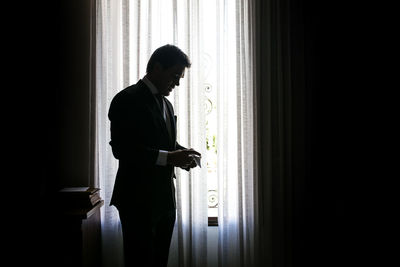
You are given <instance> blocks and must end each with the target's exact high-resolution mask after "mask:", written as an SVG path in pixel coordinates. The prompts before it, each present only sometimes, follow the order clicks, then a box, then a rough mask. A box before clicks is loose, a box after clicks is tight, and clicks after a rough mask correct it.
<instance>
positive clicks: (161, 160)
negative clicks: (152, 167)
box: [156, 150, 168, 166]
mask: <svg viewBox="0 0 400 267" xmlns="http://www.w3.org/2000/svg"><path fill="white" fill-rule="evenodd" d="M167 156H168V151H165V150H159V152H158V158H157V161H156V164H157V165H161V166H167Z"/></svg>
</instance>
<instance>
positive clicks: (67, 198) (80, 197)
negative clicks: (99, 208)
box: [58, 187, 101, 209]
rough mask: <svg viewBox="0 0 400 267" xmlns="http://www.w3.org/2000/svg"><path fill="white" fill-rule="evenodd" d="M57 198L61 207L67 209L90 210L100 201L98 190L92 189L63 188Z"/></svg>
mask: <svg viewBox="0 0 400 267" xmlns="http://www.w3.org/2000/svg"><path fill="white" fill-rule="evenodd" d="M58 196H59V199H60V202H61V205H62V206H63V207H65V208H68V209H87V208H89V209H90V208H92V207H94V206H96V204H97V203H98V202H100V201H101V197H100V189H99V188H93V187H65V188H63V189H61V190H60V191H59V192H58Z"/></svg>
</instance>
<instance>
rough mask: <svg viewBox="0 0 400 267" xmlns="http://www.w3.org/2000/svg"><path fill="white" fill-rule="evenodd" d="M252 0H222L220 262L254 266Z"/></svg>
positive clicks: (219, 177)
mask: <svg viewBox="0 0 400 267" xmlns="http://www.w3.org/2000/svg"><path fill="white" fill-rule="evenodd" d="M250 4H251V1H247V0H237V1H218V10H220V14H219V20H218V22H219V23H218V24H219V25H218V29H217V31H218V42H219V44H218V45H219V51H218V53H217V55H218V77H219V79H218V84H217V87H218V90H219V91H218V140H219V141H218V179H219V197H220V201H219V244H218V245H219V246H218V250H219V253H218V257H219V258H218V259H219V266H227V267H228V266H229V267H235V266H243V267H245V266H246V267H247V266H255V259H254V254H253V253H254V230H255V228H254V214H255V213H254V173H255V166H254V149H255V147H254V142H255V141H254V127H255V124H254V105H253V104H254V99H253V91H254V85H253V75H254V73H253V48H252V40H253V39H252V38H253V36H252V34H253V26H254V25H253V23H252V19H253V16H252V12H253V11H252V6H250Z"/></svg>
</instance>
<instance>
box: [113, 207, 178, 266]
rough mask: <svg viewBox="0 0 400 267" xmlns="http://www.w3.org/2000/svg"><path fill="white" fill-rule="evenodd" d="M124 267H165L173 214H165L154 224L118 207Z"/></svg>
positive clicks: (172, 228)
mask: <svg viewBox="0 0 400 267" xmlns="http://www.w3.org/2000/svg"><path fill="white" fill-rule="evenodd" d="M118 212H119V217H120V220H121V226H122V237H123V245H124V260H125V267H133V266H135V267H136V266H141V267H166V266H167V264H168V254H169V247H170V244H171V238H172V232H173V230H174V225H175V216H176V211H175V210H170V211H165V212H163V214H160V215H159V216H158V218H159V219H158V220H157V221H156V222H153V223H152V222H151V220H150V219H149V218H143V217H145V216H143V214H138V213H137V211H136V212H135V209H126V208H118Z"/></svg>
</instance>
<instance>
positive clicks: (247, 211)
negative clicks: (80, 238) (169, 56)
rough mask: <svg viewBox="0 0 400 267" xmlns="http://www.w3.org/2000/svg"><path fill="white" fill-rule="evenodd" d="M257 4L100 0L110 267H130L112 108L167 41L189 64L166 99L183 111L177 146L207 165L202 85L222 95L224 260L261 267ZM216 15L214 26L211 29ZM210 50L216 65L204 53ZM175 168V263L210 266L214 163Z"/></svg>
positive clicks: (99, 71)
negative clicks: (115, 196) (115, 192)
mask: <svg viewBox="0 0 400 267" xmlns="http://www.w3.org/2000/svg"><path fill="white" fill-rule="evenodd" d="M251 5H252V1H248V0H218V1H214V0H204V1H199V0H148V1H144V0H142V1H141V0H99V1H97V8H96V20H97V23H96V32H97V38H96V39H97V42H96V49H97V52H96V53H97V55H96V59H97V60H96V65H97V66H96V79H97V80H96V91H97V92H96V97H97V101H96V112H97V116H96V117H97V121H96V125H97V127H96V130H97V131H96V132H97V135H96V137H97V139H96V143H97V146H96V151H97V155H96V158H97V164H96V166H97V173H98V177H99V183H100V187H101V189H102V191H101V192H102V194H103V196H102V197H103V199H104V200H105V205H104V207H103V210H102V240H103V242H102V243H103V265H104V266H123V261H122V256H123V255H122V235H121V227H120V222H119V217H118V212H117V210H116V209H115V207H110V206H109V201H110V197H111V193H112V189H113V185H114V179H115V173H116V170H117V161H116V160H115V159H114V158H113V156H112V153H111V150H110V146H109V144H108V142H109V141H110V136H109V134H110V133H109V121H108V118H107V112H108V108H109V104H110V101H111V99H112V97H113V96H114V95H115V94H116V93H117V92H118V91H120V90H122V89H123V88H125V87H126V86H128V85H130V84H133V83H136V82H137V80H138V79H140V78H142V77H143V76H144V74H145V69H146V64H147V60H148V59H149V57H150V55H151V53H152V52H153V51H154V50H155V49H156V48H158V47H159V46H161V45H164V44H167V43H171V44H175V45H177V46H178V47H180V48H181V49H182V50H183V51H184V52H186V53H187V54H188V55H189V57H190V59H191V61H192V67H191V68H190V69H189V70H188V71H187V73H186V75H185V78H184V79H182V82H181V85H180V86H179V87H178V88H176V89H175V90H174V93H173V94H172V95H171V96H169V99H170V100H171V102H172V103H173V105H174V109H175V113H176V115H177V116H178V125H177V127H178V142H179V143H180V144H181V145H183V146H187V147H193V148H195V149H196V150H198V151H200V152H201V153H202V155H203V159H202V161H203V162H204V163H205V162H207V158H206V157H205V155H206V140H205V108H204V105H205V90H204V88H205V86H206V84H207V85H208V84H209V83H211V82H212V83H213V87H214V88H215V89H216V90H217V92H218V93H217V103H216V106H217V122H218V129H217V147H218V155H217V171H218V181H219V182H218V184H219V241H218V242H219V244H218V259H219V266H229V267H231V266H256V265H255V258H254V251H255V249H254V244H255V243H254V242H255V240H254V233H255V226H254V225H255V221H254V218H255V217H254V216H255V211H254V207H255V205H254V203H255V200H254V184H255V181H254V177H255V176H254V173H255V165H254V160H255V159H254V156H253V155H254V153H255V152H254V148H255V139H254V132H255V131H254V127H255V124H254V111H253V109H254V106H253V104H254V97H253V92H254V85H253V82H254V79H253V75H254V70H253V69H252V66H253V55H254V50H253V49H252V47H253V46H252V40H253V25H254V23H253V15H252V14H253V13H252V12H253V6H251ZM210 16H212V17H213V21H214V22H213V23H214V27H215V28H214V27H212V26H211V27H210V26H207V28H204V26H203V25H210V24H205V23H204V22H205V21H204V20H207V21H208V20H210ZM210 50H213V51H210ZM211 54H212V55H213V57H212V58H213V59H212V67H210V62H207V59H209V57H205V55H208V56H209V55H211ZM176 174H177V179H176V187H177V191H176V193H177V220H176V224H175V229H174V234H173V239H172V244H171V249H170V261H169V266H202V267H203V266H207V179H206V177H207V168H206V167H205V166H203V168H201V169H200V168H196V169H193V170H191V172H189V173H188V172H186V171H180V170H179V169H177V170H176ZM144 201H145V200H144ZM138 230H140V229H138Z"/></svg>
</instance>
